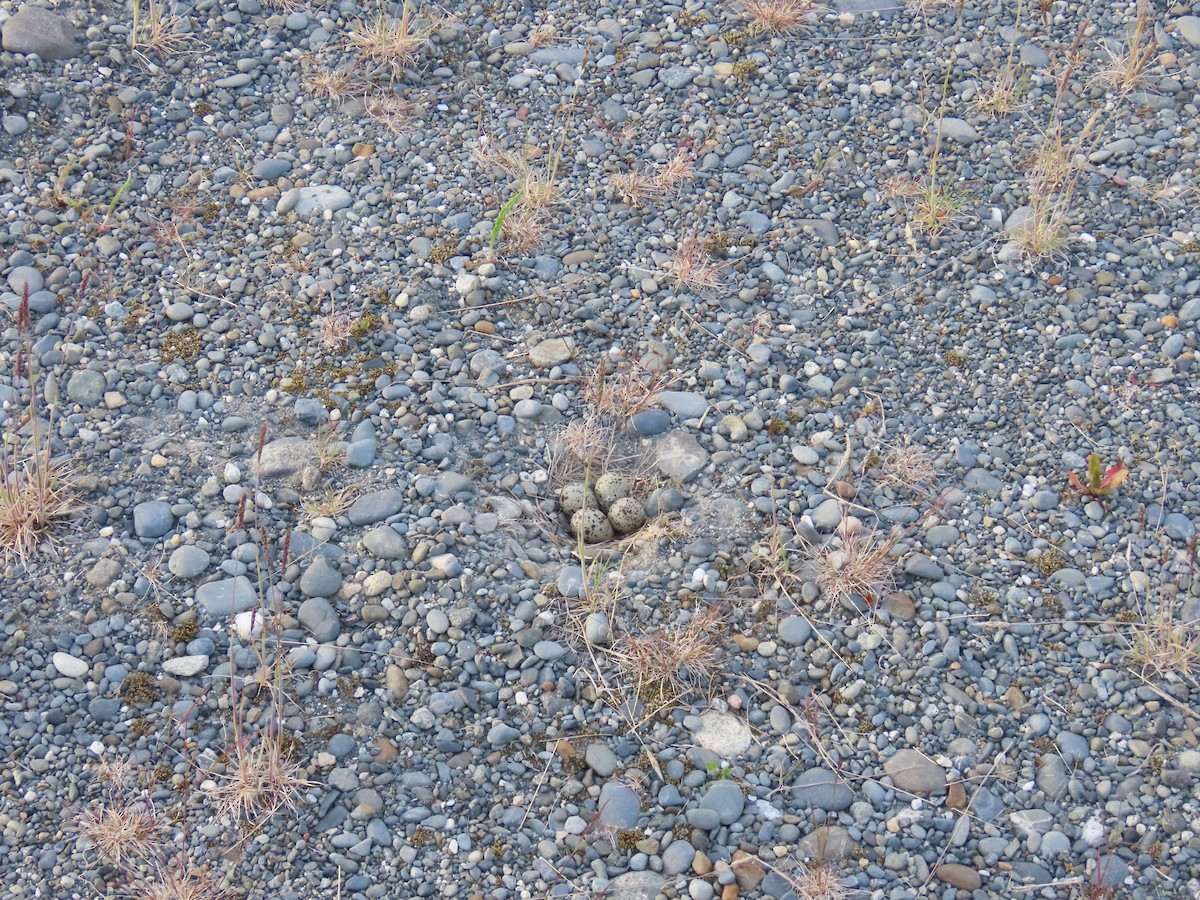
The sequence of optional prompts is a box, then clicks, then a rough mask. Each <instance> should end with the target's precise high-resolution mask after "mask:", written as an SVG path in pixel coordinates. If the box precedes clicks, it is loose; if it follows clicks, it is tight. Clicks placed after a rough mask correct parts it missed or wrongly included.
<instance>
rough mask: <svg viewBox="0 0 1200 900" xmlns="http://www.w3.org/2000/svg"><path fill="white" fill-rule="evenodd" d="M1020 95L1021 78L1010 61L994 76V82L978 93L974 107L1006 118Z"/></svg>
mask: <svg viewBox="0 0 1200 900" xmlns="http://www.w3.org/2000/svg"><path fill="white" fill-rule="evenodd" d="M1021 93H1022V91H1021V76H1020V73H1019V71H1018V69H1017V66H1016V64H1015V63H1013V61H1012V60H1011V59H1010V60H1009V61H1008V62H1007V63H1006V64H1005V66H1004V68H1003V69H1001V70H1000V74H999V75H997V76H996V80H995V82H993V83H992V84H991V85H989V86H988V87H987V88H986V89H984V90H981V91H980V92H979V97H978V99H977V100H976V101H975V106H976V108H977V109H979V110H980V111H981V112H985V113H987V114H988V115H991V116H996V117H1000V116H1007V115H1008V114H1009V113H1011V112H1012V111H1013V110H1014V109H1015V108H1016V106H1017V99H1018V96H1019V95H1020V94H1021Z"/></svg>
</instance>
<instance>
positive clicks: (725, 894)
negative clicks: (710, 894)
mask: <svg viewBox="0 0 1200 900" xmlns="http://www.w3.org/2000/svg"><path fill="white" fill-rule="evenodd" d="M737 896H738V886H737V882H736V881H735V882H733V883H732V884H727V885H725V887H723V888H721V900H737Z"/></svg>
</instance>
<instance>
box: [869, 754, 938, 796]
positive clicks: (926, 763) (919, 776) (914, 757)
mask: <svg viewBox="0 0 1200 900" xmlns="http://www.w3.org/2000/svg"><path fill="white" fill-rule="evenodd" d="M883 769H884V771H885V772H887V774H888V775H889V776H891V779H892V784H894V785H895V786H896V788H897V790H900V791H903V792H904V793H906V794H916V795H917V796H927V795H929V794H935V793H937V792H938V791H943V790H945V789H946V770H945V769H943V768H942V767H941V766H939V765H938V764H937V763H935V762H934V761H933V760H931V759H930V758H929V757H927V756H925V755H924V754H923V753H919V752H917V751H916V750H900V751H897V752H896V753H895V754H894V755H893V756H892V757H890V758H889V759H888V761H887V762H885V763H884V764H883Z"/></svg>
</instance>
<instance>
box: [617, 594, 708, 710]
mask: <svg viewBox="0 0 1200 900" xmlns="http://www.w3.org/2000/svg"><path fill="white" fill-rule="evenodd" d="M723 633H724V622H723V620H722V618H721V616H720V614H719V613H718V612H717V611H716V610H715V609H708V610H705V611H704V612H702V613H700V614H699V615H697V616H695V617H693V618H692V619H690V620H689V621H687V622H684V623H676V624H671V625H661V626H659V627H658V628H655V629H654V630H652V631H648V632H645V633H642V634H632V633H624V634H621V635H619V636H618V637H617V639H616V642H615V644H614V646H613V647H611V648H609V649H608V650H607V654H608V656H609V657H610V658H611V659H612V660H613V662H615V663H616V665H617V668H618V670H619V672H620V675H621V679H622V681H623V682H624V684H625V685H626V686H627V687H628V688H629V689H630V690H631V691H632V692H633V694H634V695H636V696H637V698H638V699H639V700H641V701H642V702H643V703H645V704H646V707H647V709H648V711H649V712H650V714H651V715H656V714H657V713H659V712H661V711H663V710H667V709H670V708H672V707H674V706H677V705H678V704H679V703H680V702H682V701H683V700H684V699H685V698H687V697H689V696H691V695H692V694H693V693H695V692H696V691H703V690H705V689H706V688H707V687H708V685H709V684H710V683H711V682H712V680H713V679H714V678H715V677H716V676H717V675H718V674H720V672H721V666H720V661H719V658H718V651H719V649H720V647H721V644H722V640H723Z"/></svg>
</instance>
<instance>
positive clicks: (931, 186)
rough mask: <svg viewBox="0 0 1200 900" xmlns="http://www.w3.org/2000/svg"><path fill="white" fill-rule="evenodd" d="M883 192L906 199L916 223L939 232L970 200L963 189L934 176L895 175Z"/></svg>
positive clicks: (920, 227) (895, 197)
mask: <svg viewBox="0 0 1200 900" xmlns="http://www.w3.org/2000/svg"><path fill="white" fill-rule="evenodd" d="M883 192H884V193H885V194H886V195H887V196H889V197H892V198H894V199H897V200H902V201H904V202H905V203H907V204H908V205H909V208H910V209H911V210H912V213H913V219H912V221H913V224H914V225H916V226H917V228H918V229H919V230H921V231H923V232H925V233H926V234H933V235H936V234H939V233H940V232H941V231H942V229H944V228H945V227H946V226H947V225H949V224H950V223H951V222H953V221H954V220H955V218H957V216H958V214H959V212H961V211H962V208H963V207H964V206H966V204H967V198H966V197H964V196H963V195H962V194H961V193H959V192H958V191H957V190H955V189H954V188H953V187H950V186H948V185H944V184H942V183H941V182H939V181H938V180H937V179H936V178H932V177H923V178H920V179H917V178H913V177H912V176H910V175H893V176H892V177H891V178H889V179H887V181H885V182H884V183H883Z"/></svg>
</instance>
